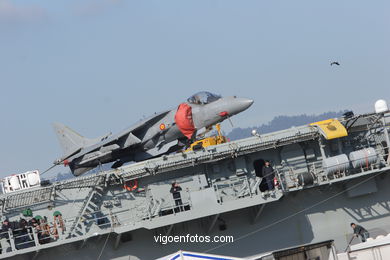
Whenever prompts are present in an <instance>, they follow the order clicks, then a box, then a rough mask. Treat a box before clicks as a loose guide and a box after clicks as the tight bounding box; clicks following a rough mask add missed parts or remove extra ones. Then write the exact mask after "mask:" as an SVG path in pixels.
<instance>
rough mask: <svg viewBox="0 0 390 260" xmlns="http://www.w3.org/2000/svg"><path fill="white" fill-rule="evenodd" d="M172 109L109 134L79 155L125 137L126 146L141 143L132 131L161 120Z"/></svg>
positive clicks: (79, 154)
mask: <svg viewBox="0 0 390 260" xmlns="http://www.w3.org/2000/svg"><path fill="white" fill-rule="evenodd" d="M170 111H171V110H167V111H164V112H160V113H156V114H154V115H153V116H151V117H149V118H146V119H144V120H142V121H140V122H138V123H137V124H135V125H133V126H131V127H129V128H127V129H125V130H123V131H121V132H119V133H118V134H115V135H111V136H107V137H105V138H103V139H102V140H101V142H98V143H96V144H94V145H91V146H88V147H85V148H84V149H82V150H81V151H80V152H79V153H78V154H77V157H79V156H81V155H83V154H87V153H90V152H93V151H96V150H99V149H101V148H102V147H105V146H108V145H111V144H113V143H117V142H118V141H119V139H125V141H124V144H125V147H129V146H134V145H137V144H140V143H141V140H140V139H139V138H138V137H137V136H135V135H134V134H133V133H132V132H134V131H136V130H138V129H139V128H142V127H146V126H148V125H152V124H154V123H155V122H157V121H159V120H160V119H161V118H163V117H164V116H166V115H167V114H168V113H169V112H170ZM119 148H121V147H119V146H118V149H119ZM75 157H76V156H75Z"/></svg>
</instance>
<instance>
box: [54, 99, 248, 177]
mask: <svg viewBox="0 0 390 260" xmlns="http://www.w3.org/2000/svg"><path fill="white" fill-rule="evenodd" d="M252 103H253V100H251V99H247V98H239V97H236V96H233V97H221V96H219V95H215V94H212V93H210V92H199V93H196V94H195V95H193V96H191V97H190V98H188V99H187V101H186V102H183V103H181V104H180V105H179V106H178V107H176V108H175V109H172V110H167V111H164V112H161V113H155V114H154V115H152V116H151V117H149V118H146V119H144V120H141V121H140V122H139V123H137V124H135V125H133V126H131V127H129V128H127V129H125V130H123V131H121V132H120V133H118V134H114V135H113V134H108V135H104V136H102V137H100V138H96V139H88V138H85V137H83V136H81V135H80V134H78V133H77V132H75V131H73V130H72V129H70V128H69V127H67V126H65V125H63V124H60V123H54V124H53V127H54V130H55V132H56V134H57V137H58V139H59V142H60V145H61V147H62V149H63V152H64V156H62V157H61V158H59V159H57V160H55V161H54V164H55V165H59V164H64V165H65V166H69V167H70V170H71V171H72V173H73V175H75V176H79V175H81V174H83V173H85V172H87V171H89V170H92V169H94V168H95V167H97V166H99V165H102V164H105V163H112V162H113V164H112V166H111V167H112V168H117V167H120V166H122V165H123V164H124V163H126V162H131V161H134V162H137V161H142V160H146V159H149V158H153V157H157V156H160V155H163V154H167V153H171V152H174V151H177V150H179V149H182V148H183V147H184V146H185V145H186V144H189V143H190V142H191V141H192V140H193V139H194V138H195V137H196V134H197V131H198V130H200V129H202V128H204V127H206V128H207V127H209V126H212V125H215V124H217V123H219V122H222V121H224V120H225V119H227V118H229V117H230V116H233V115H236V114H238V113H240V112H242V111H244V110H246V109H247V108H248V107H250V106H251V105H252Z"/></svg>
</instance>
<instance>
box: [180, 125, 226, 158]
mask: <svg viewBox="0 0 390 260" xmlns="http://www.w3.org/2000/svg"><path fill="white" fill-rule="evenodd" d="M215 128H216V129H217V132H218V135H216V136H210V137H206V138H203V139H200V140H198V141H195V142H193V143H192V144H191V145H190V148H188V149H186V150H185V152H188V151H194V150H198V149H201V148H204V147H208V146H211V145H217V144H223V143H226V142H227V138H226V137H225V136H223V135H222V133H221V125H220V124H216V125H215Z"/></svg>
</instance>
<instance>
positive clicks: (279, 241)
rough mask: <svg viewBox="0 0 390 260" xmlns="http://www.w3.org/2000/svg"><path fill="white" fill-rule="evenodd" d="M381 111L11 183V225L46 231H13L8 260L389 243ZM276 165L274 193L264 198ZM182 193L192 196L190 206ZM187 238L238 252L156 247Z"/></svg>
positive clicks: (389, 169)
mask: <svg viewBox="0 0 390 260" xmlns="http://www.w3.org/2000/svg"><path fill="white" fill-rule="evenodd" d="M375 110H376V111H375V113H367V114H361V115H353V113H347V114H345V116H344V117H342V118H338V119H329V120H325V121H320V122H313V123H312V124H309V125H303V126H298V127H292V128H289V129H285V130H282V131H277V132H273V133H269V134H261V133H256V132H253V133H252V134H253V136H252V137H250V138H246V139H241V140H237V141H232V142H227V143H224V144H220V145H215V146H208V147H204V148H200V149H197V150H194V151H187V152H179V153H176V154H171V155H164V156H161V157H158V158H154V159H149V160H146V161H142V162H138V163H134V164H130V165H125V166H122V167H120V168H117V169H114V170H108V171H103V170H102V171H100V172H99V173H98V174H95V175H89V176H83V177H77V178H73V179H70V180H65V181H59V182H53V183H48V182H44V181H40V180H37V179H36V178H35V179H34V178H33V176H34V175H33V174H35V175H36V174H37V173H36V172H29V173H26V174H24V175H21V176H18V179H17V180H16V179H15V178H13V179H12V177H11V178H10V179H7V180H6V182H5V184H4V183H3V190H5V191H6V192H5V193H4V194H2V195H1V196H0V204H1V215H2V220H5V219H7V220H8V221H9V222H13V221H19V220H20V218H25V219H26V220H27V221H30V219H31V218H33V217H35V218H36V219H38V220H40V223H41V224H40V226H39V227H37V226H35V227H32V228H24V230H22V231H21V230H17V229H9V230H8V231H6V232H3V233H2V234H1V240H0V242H1V247H2V252H1V254H0V258H1V259H5V258H10V259H118V260H119V259H131V260H136V259H142V260H144V259H156V258H160V257H162V256H164V255H169V254H172V253H174V252H177V251H178V250H188V251H194V252H210V253H215V254H221V255H230V256H236V257H246V256H251V255H256V254H259V253H261V252H267V251H271V250H275V249H280V248H288V247H293V246H297V245H302V244H309V243H319V242H322V241H327V240H333V241H334V244H335V246H336V248H337V250H338V251H340V252H341V251H343V250H344V249H345V247H346V246H347V244H348V242H349V241H350V238H351V236H352V229H351V227H350V225H349V224H350V222H355V223H358V224H360V225H362V226H364V227H365V228H366V229H368V231H369V232H370V234H371V235H372V236H375V235H378V234H387V233H389V232H390V203H389V202H390V201H389V198H390V189H389V188H388V187H389V186H390V176H389V173H390V159H389V156H388V153H389V150H388V145H389V143H390V142H389V134H388V127H389V122H390V114H389V113H388V109H387V105H386V103H385V102H384V101H378V102H377V103H376V105H375ZM266 160H268V161H270V162H271V165H272V166H273V168H274V170H275V176H276V181H277V182H276V184H277V185H276V188H275V190H274V191H266V188H264V187H265V179H266V176H262V168H263V167H264V164H265V161H266ZM30 175H31V176H30ZM29 176H30V177H29ZM13 177H15V176H13ZM16 181H18V182H16ZM34 181H35V182H34ZM173 182H176V183H177V184H179V185H180V187H181V188H182V190H181V192H180V195H181V201H180V203H179V204H178V203H177V202H175V200H174V199H173V196H172V193H171V192H170V189H171V184H172V183H173ZM45 217H46V221H44V220H45ZM187 234H190V235H203V236H206V235H210V236H216V235H219V236H233V238H234V242H233V243H225V244H224V243H167V244H162V243H158V242H155V239H154V236H157V235H184V236H185V235H187Z"/></svg>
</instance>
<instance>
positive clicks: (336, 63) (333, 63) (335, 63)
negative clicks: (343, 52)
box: [330, 61, 340, 66]
mask: <svg viewBox="0 0 390 260" xmlns="http://www.w3.org/2000/svg"><path fill="white" fill-rule="evenodd" d="M332 65H337V66H340V63H338V62H337V61H333V62H331V63H330V66H332Z"/></svg>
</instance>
